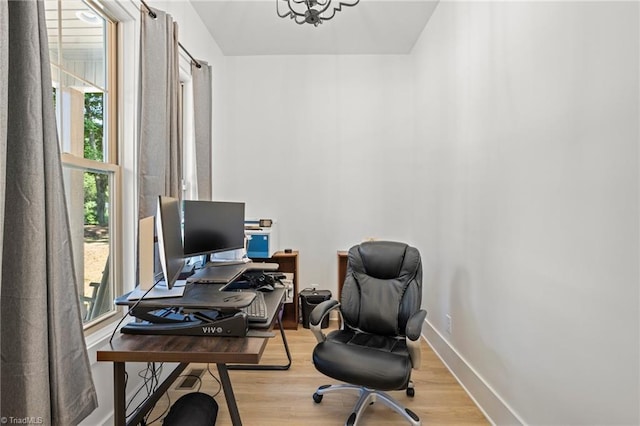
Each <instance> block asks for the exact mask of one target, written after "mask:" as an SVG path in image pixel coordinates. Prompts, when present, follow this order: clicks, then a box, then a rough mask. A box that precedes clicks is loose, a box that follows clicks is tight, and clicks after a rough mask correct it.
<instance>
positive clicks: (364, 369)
mask: <svg viewBox="0 0 640 426" xmlns="http://www.w3.org/2000/svg"><path fill="white" fill-rule="evenodd" d="M313 363H314V365H315V367H316V369H317V370H318V371H319V372H321V373H322V374H324V375H326V376H329V377H332V378H334V379H336V380H340V381H342V382H346V383H351V384H355V385H359V386H364V387H367V388H371V389H378V390H382V391H390V390H400V389H406V387H407V384H408V383H409V378H410V376H411V367H412V365H411V359H410V357H409V352H408V351H407V347H406V344H405V342H404V340H399V339H395V338H392V337H384V336H377V335H376V336H374V335H370V334H366V333H359V332H354V331H351V330H337V331H333V332H331V333H329V335H328V336H327V340H326V341H324V342H322V343H319V344H318V345H316V347H315V349H314V351H313Z"/></svg>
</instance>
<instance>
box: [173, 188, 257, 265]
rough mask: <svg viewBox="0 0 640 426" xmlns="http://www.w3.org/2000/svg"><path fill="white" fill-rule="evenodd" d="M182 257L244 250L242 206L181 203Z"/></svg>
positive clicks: (227, 203)
mask: <svg viewBox="0 0 640 426" xmlns="http://www.w3.org/2000/svg"><path fill="white" fill-rule="evenodd" d="M183 207H184V210H183V211H184V256H187V257H189V256H199V255H205V254H206V255H208V254H212V253H219V252H223V251H230V250H236V249H242V248H244V203H239V202H227V201H193V200H185V201H184V206H183Z"/></svg>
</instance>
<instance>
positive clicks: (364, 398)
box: [313, 383, 421, 426]
mask: <svg viewBox="0 0 640 426" xmlns="http://www.w3.org/2000/svg"><path fill="white" fill-rule="evenodd" d="M409 389H411V395H412V396H413V384H412V383H410V384H409V388H408V389H407V391H408V390H409ZM341 390H355V391H358V393H359V394H360V397H359V398H358V401H357V402H356V405H355V406H354V407H353V410H352V412H351V415H350V416H349V418H348V419H347V421H346V422H345V426H356V425H357V424H358V421H359V420H360V417H362V413H363V412H364V410H365V409H366V408H367V407H368V406H369V405H371V404H373V403H374V402H376V401H381V402H382V403H384V404H385V405H386V406H388V407H390V408H392V409H393V410H395V411H396V412H397V413H398V414H400V415H401V416H402V417H404V418H405V419H406V420H407V421H409V423H410V424H411V425H412V426H420V425H421V423H420V418H418V416H417V415H416V413H414V412H413V411H411V410H409V409H408V408H405V407H403V406H402V405H400V403H398V401H396V400H395V399H394V398H392V397H391V395H389V394H388V393H386V392H382V391H379V390H374V389H369V388H365V387H362V386H356V385H350V384H339V385H324V386H320V387H319V388H318V390H317V391H316V393H314V394H313V400H314V401H315V402H316V403H320V401H322V396H323V395H324V394H325V393H328V392H333V391H341ZM407 394H409V392H407Z"/></svg>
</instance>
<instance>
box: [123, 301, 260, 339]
mask: <svg viewBox="0 0 640 426" xmlns="http://www.w3.org/2000/svg"><path fill="white" fill-rule="evenodd" d="M130 313H131V314H132V315H133V316H135V317H136V318H137V319H138V320H139V321H136V322H131V323H129V324H127V325H125V326H124V327H122V329H121V332H122V333H126V334H154V335H155V334H161V335H181V336H230V337H244V336H246V335H247V331H248V330H249V321H248V320H247V314H246V313H244V312H238V311H234V312H227V313H224V312H220V311H217V310H209V311H197V312H192V313H187V312H184V311H182V310H181V309H176V308H162V309H158V308H153V307H145V306H136V307H134V308H132V309H131V312H130Z"/></svg>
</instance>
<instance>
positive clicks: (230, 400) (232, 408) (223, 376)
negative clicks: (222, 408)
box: [216, 364, 242, 426]
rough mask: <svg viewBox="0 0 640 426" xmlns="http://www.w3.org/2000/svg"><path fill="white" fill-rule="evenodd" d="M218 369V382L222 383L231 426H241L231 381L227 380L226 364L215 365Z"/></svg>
mask: <svg viewBox="0 0 640 426" xmlns="http://www.w3.org/2000/svg"><path fill="white" fill-rule="evenodd" d="M216 366H217V367H218V374H220V381H221V382H222V389H223V390H224V397H225V399H226V400H227V408H228V409H229V414H230V415H231V424H233V426H242V420H240V412H239V411H238V405H237V404H236V397H235V395H234V394H233V388H232V387H231V379H229V371H228V370H227V364H216Z"/></svg>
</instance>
